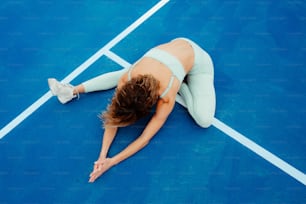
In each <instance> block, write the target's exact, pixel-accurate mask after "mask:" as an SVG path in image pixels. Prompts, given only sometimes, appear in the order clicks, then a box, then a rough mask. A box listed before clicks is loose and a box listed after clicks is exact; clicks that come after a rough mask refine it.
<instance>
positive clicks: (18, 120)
mask: <svg viewBox="0 0 306 204" xmlns="http://www.w3.org/2000/svg"><path fill="white" fill-rule="evenodd" d="M167 2H169V0H161V1H160V2H158V3H157V4H156V5H155V6H153V7H152V8H151V9H150V10H148V11H147V12H146V13H144V14H143V15H142V16H141V17H140V18H138V19H137V20H136V21H135V22H134V23H132V24H131V25H130V26H128V27H127V28H126V29H125V30H123V31H122V32H121V33H120V34H118V35H117V36H116V37H115V38H113V39H112V40H111V41H110V42H108V43H107V44H106V45H105V46H104V47H102V48H101V49H100V50H98V51H97V52H96V53H95V54H94V55H92V56H91V57H90V58H89V59H88V60H86V61H85V62H84V63H83V64H81V65H80V66H79V67H77V68H76V69H75V70H74V71H73V72H71V73H70V74H69V75H68V76H66V77H65V78H64V79H63V80H62V82H63V83H69V82H70V81H72V80H73V79H74V78H76V77H77V76H78V75H80V74H81V73H82V72H83V71H84V70H86V69H87V68H88V67H89V66H90V65H92V64H93V63H94V62H95V61H97V60H98V59H99V58H100V57H102V56H103V55H104V54H105V53H106V52H107V51H108V50H109V49H111V48H112V47H114V46H115V45H116V44H117V43H119V42H120V41H121V40H122V39H123V38H125V37H126V36H127V35H129V34H130V33H131V32H132V31H133V30H135V29H136V28H137V27H138V26H139V25H141V24H142V23H143V22H144V21H146V20H147V19H148V18H149V17H150V16H152V15H153V14H154V13H155V12H157V11H158V10H159V9H160V8H162V7H163V6H164V5H165V4H166V3H167ZM51 96H52V94H51V92H50V91H48V92H47V93H45V94H44V95H43V96H42V97H40V98H39V99H38V100H37V101H35V102H34V103H33V104H32V105H31V106H29V107H28V108H27V109H26V110H24V111H23V112H22V113H20V114H19V115H18V116H17V117H16V118H15V119H13V120H12V121H11V122H9V123H8V124H7V125H6V126H4V127H3V128H2V129H1V130H0V139H2V138H3V137H4V136H6V135H7V134H8V133H9V132H10V131H12V130H13V129H14V128H15V127H16V126H18V125H19V124H20V123H21V122H22V121H23V120H25V119H26V118H27V117H29V116H30V115H31V114H32V113H33V112H35V111H36V110H37V109H38V108H39V107H40V106H42V105H43V104H44V103H45V102H47V101H48V100H49V99H50V98H51Z"/></svg>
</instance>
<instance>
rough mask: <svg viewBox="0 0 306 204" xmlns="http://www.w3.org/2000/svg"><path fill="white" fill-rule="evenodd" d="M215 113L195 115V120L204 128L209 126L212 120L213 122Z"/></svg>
mask: <svg viewBox="0 0 306 204" xmlns="http://www.w3.org/2000/svg"><path fill="white" fill-rule="evenodd" d="M213 118H214V117H213V115H198V114H196V115H194V116H193V119H194V120H195V122H196V123H197V124H198V125H199V126H201V127H203V128H208V127H209V126H211V124H212V122H213Z"/></svg>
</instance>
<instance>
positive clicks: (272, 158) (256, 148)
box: [105, 50, 306, 185]
mask: <svg viewBox="0 0 306 204" xmlns="http://www.w3.org/2000/svg"><path fill="white" fill-rule="evenodd" d="M105 55H106V56H107V57H108V58H109V59H111V60H113V61H114V62H116V63H117V64H119V65H121V66H122V67H129V66H131V64H130V63H129V62H127V61H125V60H124V59H123V58H121V57H120V56H118V55H117V54H115V53H113V52H112V51H110V50H109V51H108V52H107V53H105ZM176 101H177V102H178V103H179V104H181V105H182V106H184V107H186V104H185V102H184V100H183V99H182V98H180V97H179V96H177V98H176ZM212 125H213V126H214V127H216V128H217V129H219V130H220V131H222V132H223V133H225V134H226V135H228V136H229V137H231V138H233V139H234V140H236V141H237V142H239V143H240V144H242V145H243V146H245V147H247V148H248V149H249V150H251V151H253V152H254V153H256V154H257V155H259V156H260V157H262V158H263V159H265V160H267V161H268V162H270V163H271V164H273V165H274V166H276V167H278V168H279V169H281V170H282V171H284V172H285V173H287V174H288V175H290V176H291V177H293V178H295V179H296V180H297V181H299V182H301V183H302V184H304V185H306V175H305V174H304V173H303V172H301V171H300V170H298V169H296V168H295V167H293V166H291V165H290V164H288V163H287V162H285V161H284V160H282V159H280V158H279V157H277V156H276V155H274V154H272V153H271V152H269V151H268V150H266V149H264V148H263V147H261V146H260V145H258V144H256V143H255V142H253V141H252V140H250V139H248V138H247V137H246V136H244V135H242V134H240V133H239V132H237V131H236V130H234V129H232V128H231V127H229V126H228V125H226V124H224V123H223V122H221V121H220V120H218V119H217V118H214V120H213V123H212Z"/></svg>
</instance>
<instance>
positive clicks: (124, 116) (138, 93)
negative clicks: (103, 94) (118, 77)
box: [102, 75, 159, 127]
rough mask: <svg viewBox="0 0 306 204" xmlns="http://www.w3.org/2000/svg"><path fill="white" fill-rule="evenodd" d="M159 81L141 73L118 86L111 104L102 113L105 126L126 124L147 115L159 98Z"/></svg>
mask: <svg viewBox="0 0 306 204" xmlns="http://www.w3.org/2000/svg"><path fill="white" fill-rule="evenodd" d="M158 90H159V81H158V80H156V79H155V78H154V77H153V76H152V75H140V76H137V77H135V78H132V79H131V80H129V81H128V82H127V83H125V84H124V85H123V86H122V87H120V88H117V90H116V92H115V95H114V96H113V98H112V101H111V104H110V105H109V106H108V107H107V110H106V112H104V113H103V114H102V119H103V121H104V126H117V127H119V126H126V125H130V124H132V123H134V122H136V121H137V120H138V119H140V118H142V117H144V116H146V115H147V114H148V113H149V112H150V110H151V109H152V107H153V106H154V104H156V102H157V100H158V97H159V95H158Z"/></svg>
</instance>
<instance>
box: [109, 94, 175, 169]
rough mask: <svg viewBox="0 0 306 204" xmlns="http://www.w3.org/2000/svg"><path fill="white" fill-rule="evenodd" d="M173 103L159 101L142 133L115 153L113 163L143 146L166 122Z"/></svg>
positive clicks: (125, 157)
mask: <svg viewBox="0 0 306 204" xmlns="http://www.w3.org/2000/svg"><path fill="white" fill-rule="evenodd" d="M174 103H175V102H174ZM174 103H169V102H168V103H164V102H163V101H161V100H160V101H159V102H158V104H157V108H156V113H155V114H154V115H153V117H152V118H151V120H150V121H149V123H148V124H147V126H146V128H145V129H144V131H143V132H142V134H141V135H140V136H139V137H138V138H137V139H136V140H135V141H134V142H132V143H131V144H130V145H129V146H128V147H127V148H125V149H124V150H123V151H121V152H120V153H119V154H117V155H115V156H114V157H113V158H111V159H112V162H113V163H114V165H116V164H118V163H120V162H121V161H123V160H125V159H127V158H128V157H130V156H132V155H133V154H135V153H136V152H138V151H139V150H141V149H142V148H144V147H145V146H146V145H147V144H148V143H149V142H150V140H151V138H152V137H153V136H154V135H155V134H156V133H157V132H158V131H159V129H160V128H161V127H162V126H163V124H164V123H165V122H166V120H167V118H168V116H169V114H170V113H171V111H172V109H173V107H174Z"/></svg>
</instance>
